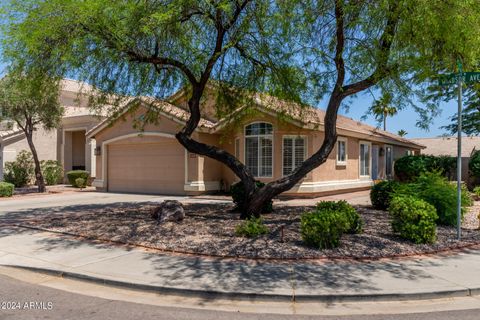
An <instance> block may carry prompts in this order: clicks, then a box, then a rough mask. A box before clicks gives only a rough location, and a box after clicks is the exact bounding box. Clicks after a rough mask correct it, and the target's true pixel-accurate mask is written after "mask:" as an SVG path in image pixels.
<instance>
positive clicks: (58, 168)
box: [40, 160, 63, 186]
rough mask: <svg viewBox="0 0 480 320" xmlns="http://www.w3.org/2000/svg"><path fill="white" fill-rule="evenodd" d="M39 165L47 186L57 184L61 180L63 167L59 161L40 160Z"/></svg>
mask: <svg viewBox="0 0 480 320" xmlns="http://www.w3.org/2000/svg"><path fill="white" fill-rule="evenodd" d="M40 167H41V169H42V174H43V178H44V179H45V184H46V185H47V186H51V185H54V184H57V183H59V182H60V181H61V179H62V177H63V168H62V165H61V163H60V162H58V161H56V160H42V161H41V162H40Z"/></svg>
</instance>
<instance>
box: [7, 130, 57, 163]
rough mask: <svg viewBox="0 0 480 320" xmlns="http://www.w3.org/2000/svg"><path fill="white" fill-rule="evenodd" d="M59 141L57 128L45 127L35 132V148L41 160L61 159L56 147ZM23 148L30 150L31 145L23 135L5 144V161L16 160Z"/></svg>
mask: <svg viewBox="0 0 480 320" xmlns="http://www.w3.org/2000/svg"><path fill="white" fill-rule="evenodd" d="M57 141H58V131H57V130H55V129H54V130H45V129H43V128H39V129H38V130H37V131H35V132H34V133H33V143H34V145H35V149H36V150H37V154H38V157H39V159H40V160H58V159H59V155H58V153H57V148H56V145H57ZM21 150H27V151H30V147H29V146H28V143H27V139H26V138H25V136H21V138H19V139H17V140H14V141H12V143H8V144H6V145H4V146H3V151H4V155H5V156H4V159H3V161H4V163H5V162H7V161H14V160H15V157H16V155H17V154H18V153H19V152H20V151H21Z"/></svg>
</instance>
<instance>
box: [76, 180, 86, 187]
mask: <svg viewBox="0 0 480 320" xmlns="http://www.w3.org/2000/svg"><path fill="white" fill-rule="evenodd" d="M75 186H76V187H77V188H80V189H82V188H85V187H86V186H87V181H86V180H85V179H83V178H77V179H75Z"/></svg>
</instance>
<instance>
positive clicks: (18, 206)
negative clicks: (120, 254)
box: [0, 191, 225, 215]
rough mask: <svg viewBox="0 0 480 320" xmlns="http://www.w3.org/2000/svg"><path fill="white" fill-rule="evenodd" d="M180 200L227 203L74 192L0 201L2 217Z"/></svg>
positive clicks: (170, 197)
mask: <svg viewBox="0 0 480 320" xmlns="http://www.w3.org/2000/svg"><path fill="white" fill-rule="evenodd" d="M167 199H168V200H178V201H182V202H189V201H194V202H196V203H211V202H216V203H218V202H225V201H222V200H215V199H195V198H192V197H189V196H159V195H144V194H124V193H111V192H108V193H107V192H96V191H85V192H74V193H65V194H52V195H41V196H38V197H24V198H17V199H12V200H4V201H0V215H4V214H6V213H11V212H16V211H24V210H32V209H40V208H49V207H52V208H53V207H66V206H85V205H105V204H112V203H121V202H122V203H135V202H161V201H164V200H167Z"/></svg>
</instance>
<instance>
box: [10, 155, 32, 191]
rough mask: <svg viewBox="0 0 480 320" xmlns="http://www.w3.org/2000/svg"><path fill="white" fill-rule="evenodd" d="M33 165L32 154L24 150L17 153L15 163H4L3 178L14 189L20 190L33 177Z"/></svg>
mask: <svg viewBox="0 0 480 320" xmlns="http://www.w3.org/2000/svg"><path fill="white" fill-rule="evenodd" d="M34 172H35V165H34V163H33V157H32V154H31V153H30V152H28V151H26V150H22V151H20V152H19V153H18V155H17V158H16V159H15V161H11V162H6V163H5V171H4V174H3V178H4V180H5V181H6V182H9V183H12V184H13V185H14V186H15V187H17V188H21V187H24V186H26V185H28V184H29V183H30V182H31V181H32V180H33V177H34Z"/></svg>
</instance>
